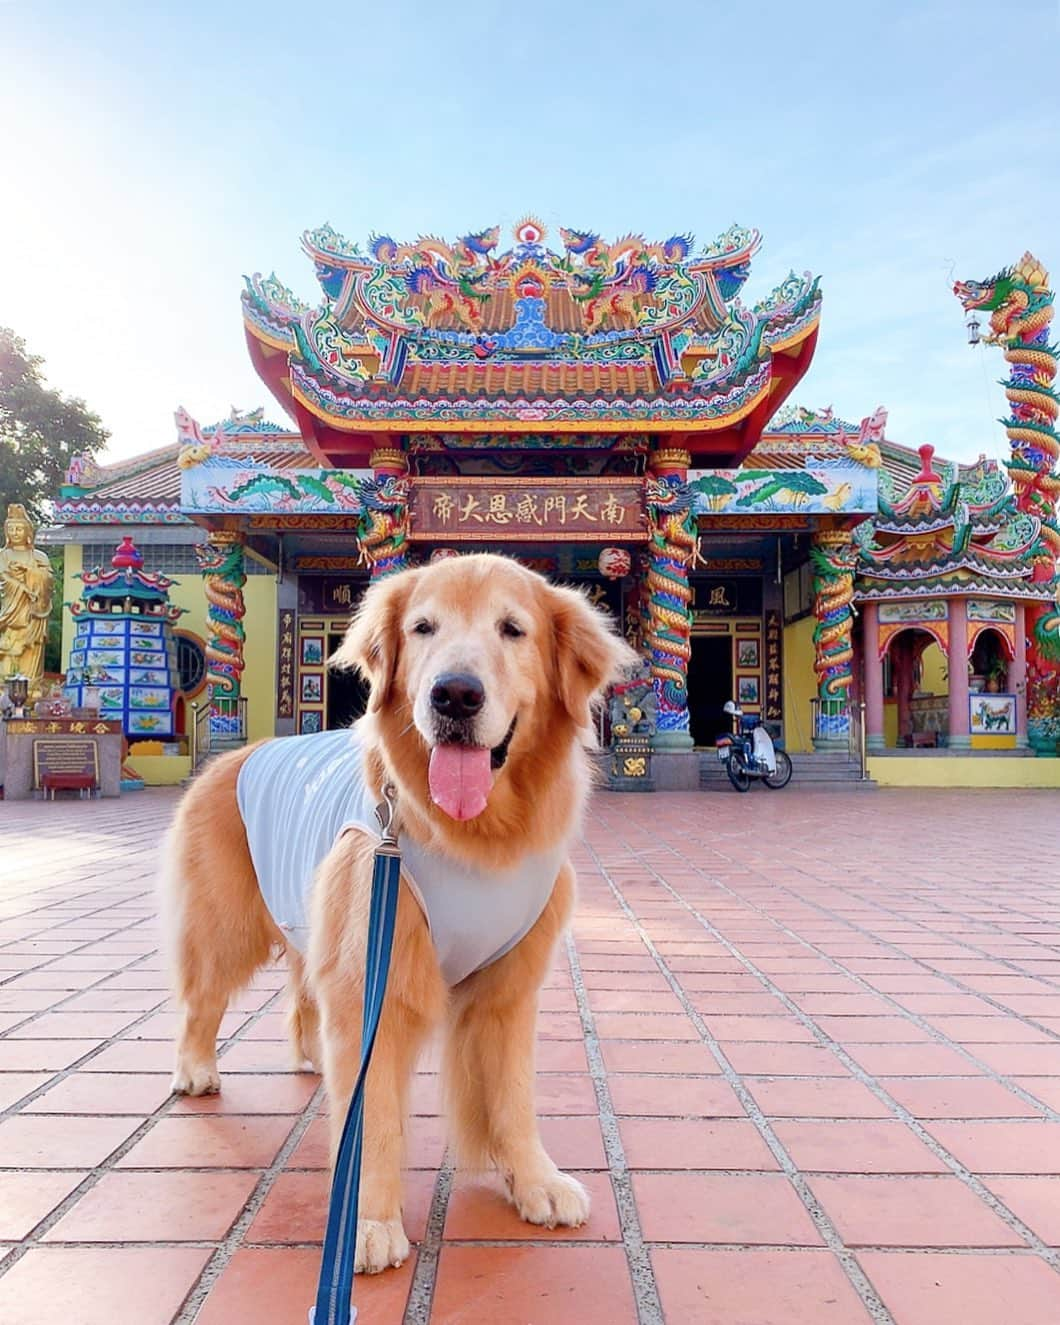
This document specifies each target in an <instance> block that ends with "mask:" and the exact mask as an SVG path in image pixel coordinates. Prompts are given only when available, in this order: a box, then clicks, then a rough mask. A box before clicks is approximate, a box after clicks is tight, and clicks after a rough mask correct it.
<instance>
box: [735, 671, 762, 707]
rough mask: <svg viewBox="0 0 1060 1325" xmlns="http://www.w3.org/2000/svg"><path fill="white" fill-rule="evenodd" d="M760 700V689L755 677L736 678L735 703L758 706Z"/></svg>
mask: <svg viewBox="0 0 1060 1325" xmlns="http://www.w3.org/2000/svg"><path fill="white" fill-rule="evenodd" d="M760 700H761V688H760V686H759V683H758V677H757V676H738V677H737V678H736V702H737V703H738V704H740V705H741V706H742V705H744V704H758V703H759V702H760Z"/></svg>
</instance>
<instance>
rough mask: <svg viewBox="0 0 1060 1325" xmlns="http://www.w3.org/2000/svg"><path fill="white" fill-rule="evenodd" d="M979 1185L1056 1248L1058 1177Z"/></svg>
mask: <svg viewBox="0 0 1060 1325" xmlns="http://www.w3.org/2000/svg"><path fill="white" fill-rule="evenodd" d="M983 1185H984V1186H985V1187H988V1188H989V1189H990V1191H992V1192H993V1193H994V1195H995V1196H996V1197H998V1198H999V1199H1000V1200H1001V1201H1002V1203H1003V1204H1004V1205H1006V1206H1008V1208H1009V1209H1010V1210H1011V1211H1012V1213H1013V1214H1014V1215H1016V1216H1017V1218H1019V1219H1022V1220H1023V1222H1024V1223H1025V1224H1026V1225H1027V1227H1028V1228H1031V1229H1033V1230H1034V1232H1035V1233H1037V1234H1038V1236H1039V1237H1040V1238H1041V1239H1042V1241H1043V1242H1047V1243H1048V1244H1049V1245H1050V1246H1052V1247H1060V1177H1054V1178H1031V1177H1028V1178H984V1179H983Z"/></svg>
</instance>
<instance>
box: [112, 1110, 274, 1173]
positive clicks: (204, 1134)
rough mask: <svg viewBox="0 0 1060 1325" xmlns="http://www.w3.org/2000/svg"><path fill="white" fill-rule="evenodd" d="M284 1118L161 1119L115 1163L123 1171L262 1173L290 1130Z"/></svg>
mask: <svg viewBox="0 0 1060 1325" xmlns="http://www.w3.org/2000/svg"><path fill="white" fill-rule="evenodd" d="M291 1125H292V1120H291V1119H290V1118H261V1117H244V1116H237V1115H225V1114H221V1115H218V1116H216V1117H205V1118H162V1119H160V1120H159V1121H158V1122H157V1123H155V1124H154V1126H153V1127H152V1128H151V1130H150V1131H149V1132H148V1133H147V1135H146V1136H145V1137H144V1138H143V1140H141V1141H138V1142H137V1143H136V1145H135V1146H133V1148H132V1149H131V1150H130V1151H129V1153H128V1154H127V1155H125V1156H124V1157H123V1158H122V1159H121V1160H120V1162H119V1167H121V1168H125V1169H185V1168H235V1169H263V1168H265V1167H266V1166H267V1165H269V1164H271V1163H272V1161H273V1159H274V1158H275V1156H276V1152H277V1151H278V1150H279V1148H280V1146H282V1145H283V1143H284V1141H285V1140H286V1139H287V1133H288V1132H289V1131H290V1130H291Z"/></svg>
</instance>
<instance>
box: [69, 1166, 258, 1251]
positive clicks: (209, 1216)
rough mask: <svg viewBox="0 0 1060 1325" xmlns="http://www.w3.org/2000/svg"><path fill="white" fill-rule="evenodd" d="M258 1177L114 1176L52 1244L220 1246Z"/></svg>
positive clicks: (90, 1194) (81, 1206)
mask: <svg viewBox="0 0 1060 1325" xmlns="http://www.w3.org/2000/svg"><path fill="white" fill-rule="evenodd" d="M257 1181H258V1175H257V1173H123V1172H120V1171H118V1170H112V1171H111V1172H110V1173H105V1174H104V1175H103V1177H102V1178H100V1180H99V1182H98V1183H96V1185H95V1186H94V1187H93V1188H92V1190H91V1191H89V1192H88V1193H86V1195H84V1196H83V1197H82V1198H81V1200H80V1201H78V1203H77V1204H76V1205H75V1206H74V1207H73V1209H72V1210H70V1211H69V1213H68V1214H65V1215H64V1216H63V1217H62V1219H60V1220H59V1222H58V1223H57V1224H56V1225H55V1226H54V1228H52V1229H51V1231H50V1232H49V1233H48V1235H47V1237H46V1239H45V1241H47V1242H155V1241H158V1242H205V1241H213V1242H219V1241H220V1240H221V1239H222V1238H224V1236H225V1234H226V1233H227V1232H228V1230H229V1229H230V1228H231V1227H232V1224H233V1223H234V1222H235V1220H236V1218H237V1217H238V1216H239V1214H240V1212H241V1211H242V1209H243V1206H244V1204H245V1203H246V1201H247V1198H248V1197H249V1196H250V1193H251V1192H252V1191H253V1190H254V1187H255V1184H256V1183H257Z"/></svg>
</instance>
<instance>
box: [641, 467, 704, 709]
mask: <svg viewBox="0 0 1060 1325" xmlns="http://www.w3.org/2000/svg"><path fill="white" fill-rule="evenodd" d="M647 500H648V531H649V544H648V549H649V552H648V556H649V560H648V595H649V599H648V622H647V626H648V629H647V636H648V645H649V647H650V649H651V671H652V678H653V680H654V682H655V692H656V695H657V696H658V701H659V715H658V726H659V731H686V730H687V729H688V660H689V658H691V656H692V644H691V640H692V612H691V603H692V590H691V587H690V586H689V583H688V571H689V567H690V566H691V564H692V560H693V558H694V557H695V551H696V516H695V494H694V493H693V492H692V489H691V488H690V487H689V486H688V484H687V483H685V482H683V481H682V480H681V479H679V478H677V477H676V476H669V475H667V476H664V477H660V478H658V479H649V480H648V487H647Z"/></svg>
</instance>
